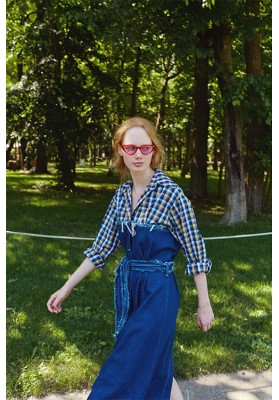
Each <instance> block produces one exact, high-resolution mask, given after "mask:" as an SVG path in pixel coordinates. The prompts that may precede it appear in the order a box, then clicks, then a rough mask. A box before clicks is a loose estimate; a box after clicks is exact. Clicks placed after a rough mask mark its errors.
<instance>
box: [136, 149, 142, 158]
mask: <svg viewBox="0 0 279 400" xmlns="http://www.w3.org/2000/svg"><path fill="white" fill-rule="evenodd" d="M135 156H136V158H139V157H141V151H140V149H137V151H136V153H135Z"/></svg>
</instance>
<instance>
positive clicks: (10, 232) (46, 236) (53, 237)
mask: <svg viewBox="0 0 279 400" xmlns="http://www.w3.org/2000/svg"><path fill="white" fill-rule="evenodd" d="M6 233H7V234H9V235H22V236H35V237H44V238H50V239H70V240H91V241H94V240H95V238H86V237H77V236H54V235H42V234H39V233H27V232H13V231H6ZM267 235H272V232H262V233H249V234H244V235H233V236H212V237H205V238H203V239H204V240H220V239H239V238H247V237H255V236H267Z"/></svg>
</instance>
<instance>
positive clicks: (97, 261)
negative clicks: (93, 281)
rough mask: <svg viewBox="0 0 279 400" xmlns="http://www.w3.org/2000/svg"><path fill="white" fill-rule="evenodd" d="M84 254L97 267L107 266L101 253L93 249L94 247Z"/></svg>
mask: <svg viewBox="0 0 279 400" xmlns="http://www.w3.org/2000/svg"><path fill="white" fill-rule="evenodd" d="M84 254H85V255H86V256H87V257H88V258H89V260H90V261H91V262H92V263H93V264H94V265H95V267H96V268H98V269H102V268H104V266H105V262H104V260H103V259H102V257H101V256H100V255H99V254H96V253H94V250H93V251H92V247H90V248H89V249H87V250H85V251H84Z"/></svg>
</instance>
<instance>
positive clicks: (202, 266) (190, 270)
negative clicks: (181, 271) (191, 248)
mask: <svg viewBox="0 0 279 400" xmlns="http://www.w3.org/2000/svg"><path fill="white" fill-rule="evenodd" d="M211 267H212V262H211V260H209V259H208V258H207V259H206V260H204V261H199V262H193V263H189V264H187V265H186V269H185V275H198V274H201V273H202V272H205V273H206V274H208V273H209V272H210V270H211Z"/></svg>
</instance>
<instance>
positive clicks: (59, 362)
mask: <svg viewBox="0 0 279 400" xmlns="http://www.w3.org/2000/svg"><path fill="white" fill-rule="evenodd" d="M170 175H172V177H173V178H174V179H175V180H176V181H177V182H179V184H180V185H181V186H182V187H183V188H184V189H185V190H187V188H188V184H189V179H188V178H187V179H185V180H182V179H180V178H178V175H177V173H176V172H175V171H173V172H171V173H170ZM52 181H53V183H54V180H53V176H52V175H51V174H50V175H31V174H23V173H19V172H8V173H7V230H10V231H19V232H32V233H43V234H50V235H62V236H81V237H94V236H95V235H96V233H97V230H98V227H99V225H100V222H101V219H102V216H103V214H104V212H105V210H106V207H107V205H108V203H109V201H110V199H111V197H112V195H113V193H114V191H115V189H116V188H117V187H118V180H117V178H115V177H107V176H106V170H105V167H104V166H98V168H96V169H94V170H91V171H89V170H86V169H84V170H78V177H77V186H78V188H79V190H78V192H76V193H66V192H58V191H55V190H54V189H52V188H51V182H52ZM209 187H210V200H209V201H207V202H203V203H202V204H195V205H194V206H195V210H196V215H197V220H198V223H199V226H200V230H201V232H202V234H203V236H204V237H209V236H223V235H235V234H241V233H255V232H267V231H271V215H270V214H264V215H261V216H260V217H258V218H254V219H252V220H249V221H248V223H247V224H239V225H237V226H234V227H227V226H225V225H221V224H220V223H219V220H220V217H221V215H222V212H223V204H224V200H223V199H221V200H220V199H218V198H217V196H216V195H215V193H216V191H217V190H216V188H217V177H216V175H215V174H214V173H212V174H211V176H210V182H209ZM90 245H91V242H90V241H76V240H55V239H46V238H36V237H26V236H15V235H7V395H8V396H10V397H11V396H16V397H17V398H23V397H24V396H25V397H28V396H30V395H43V394H46V393H48V392H56V391H57V392H58V391H68V390H72V389H81V388H89V387H90V386H91V384H92V382H93V380H94V379H95V377H96V375H97V373H98V371H99V369H100V367H101V365H102V363H103V362H104V360H105V359H106V357H107V356H108V355H109V353H110V352H111V349H112V346H113V337H112V333H113V330H114V312H113V276H114V268H115V266H116V265H117V263H118V261H119V260H120V258H121V256H122V252H121V251H120V252H118V253H116V254H115V255H114V256H113V257H112V258H111V259H110V260H109V261H108V263H107V266H106V268H105V269H104V270H103V271H96V272H94V273H92V274H91V275H90V276H89V277H88V278H86V279H85V280H84V281H83V282H81V283H80V285H78V286H77V288H76V289H74V291H73V293H72V294H71V296H70V297H69V298H68V299H67V300H66V301H65V303H64V310H63V312H62V314H60V315H52V314H50V313H49V312H48V311H47V308H46V302H47V300H48V298H49V296H50V294H51V293H53V292H54V291H55V290H56V289H58V288H59V287H60V286H61V285H62V284H63V283H64V281H65V280H66V279H67V278H68V277H69V275H70V274H71V273H72V272H73V271H74V270H75V269H76V267H77V266H78V265H79V264H80V262H81V261H82V259H83V250H84V249H86V248H87V247H89V246H90ZM206 245H207V252H208V256H209V257H210V258H211V259H212V262H213V269H212V272H211V273H210V274H209V275H208V284H209V289H210V296H211V301H212V306H213V309H214V312H215V316H216V320H215V323H214V327H213V328H212V329H211V330H210V331H209V332H207V333H203V332H201V331H200V330H199V329H198V327H197V324H196V308H197V296H196V290H195V286H194V282H193V279H192V278H191V277H185V276H184V266H185V260H184V259H183V256H182V255H181V254H179V255H178V256H177V259H176V277H177V280H178V284H179V287H180V295H181V304H180V310H179V317H178V321H177V331H176V340H175V346H174V357H175V370H176V374H177V376H178V377H180V378H190V377H193V376H196V375H198V374H201V373H212V372H224V371H235V370H238V369H252V370H263V369H267V368H270V367H271V236H263V237H254V238H242V239H230V240H216V241H207V242H206Z"/></svg>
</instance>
